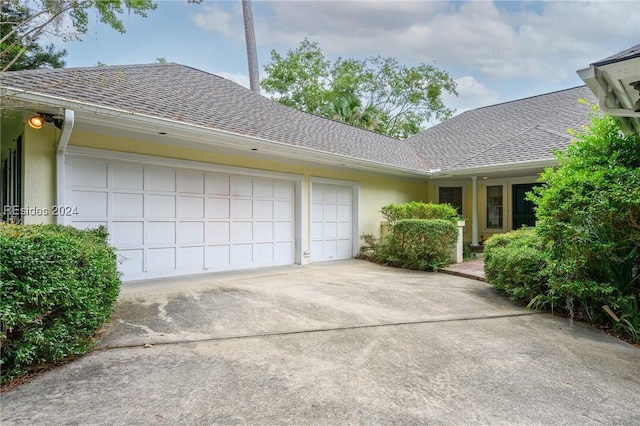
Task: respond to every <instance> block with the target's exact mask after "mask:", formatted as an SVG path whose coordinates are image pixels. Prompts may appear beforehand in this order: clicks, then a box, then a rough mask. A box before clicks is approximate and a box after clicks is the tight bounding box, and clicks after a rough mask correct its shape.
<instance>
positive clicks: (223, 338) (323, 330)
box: [94, 312, 544, 351]
mask: <svg viewBox="0 0 640 426" xmlns="http://www.w3.org/2000/svg"><path fill="white" fill-rule="evenodd" d="M543 313H544V312H521V313H517V314H502V315H487V316H479V317H462V318H447V319H432V320H420V321H402V322H390V323H382V324H365V325H354V326H345V327H326V328H316V329H306V330H291V331H278V332H273V333H258V334H244V335H239V336H220V337H205V338H201V339H184V340H175V341H170V342H157V343H150V342H148V341H146V342H143V343H129V344H126V345H114V346H104V347H99V348H96V349H94V351H105V350H112V349H126V348H138V347H143V346H145V347H149V346H147V345H152V346H161V345H180V344H185V343H201V342H215V341H226V340H241V339H255V338H260V337H277V336H291V335H296V334H310V333H326V332H333V331H347V330H362V329H368V328H384V327H398V326H406V325H420V324H432V323H443V322H457V321H476V320H488V319H501V318H513V317H523V316H528V315H536V314H543ZM129 325H132V326H138V327H141V326H140V325H136V324H129ZM153 334H157V333H156V332H153Z"/></svg>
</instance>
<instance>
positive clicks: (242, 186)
mask: <svg viewBox="0 0 640 426" xmlns="http://www.w3.org/2000/svg"><path fill="white" fill-rule="evenodd" d="M230 186H231V195H233V196H240V197H252V196H253V178H251V177H248V176H231V181H230Z"/></svg>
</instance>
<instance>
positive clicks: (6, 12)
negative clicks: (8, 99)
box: [0, 2, 67, 71]
mask: <svg viewBox="0 0 640 426" xmlns="http://www.w3.org/2000/svg"><path fill="white" fill-rule="evenodd" d="M31 18H32V16H30V12H29V10H28V9H26V8H24V7H20V6H19V5H17V4H15V3H14V2H6V4H5V3H3V5H2V10H0V38H2V40H3V41H2V44H1V54H0V69H2V70H8V71H17V70H28V69H36V68H62V67H64V61H63V60H62V58H63V57H64V56H65V55H66V54H67V51H66V50H64V49H63V50H57V51H56V50H55V46H54V45H53V44H49V45H46V46H44V47H43V46H41V45H40V44H38V42H37V38H35V39H34V40H33V41H32V42H31V43H30V44H28V45H26V46H25V45H23V44H22V42H21V40H20V36H19V34H18V33H17V32H12V29H13V26H14V25H15V23H18V22H25V21H27V20H29V19H31ZM5 35H8V37H6V38H5ZM14 58H15V60H14Z"/></svg>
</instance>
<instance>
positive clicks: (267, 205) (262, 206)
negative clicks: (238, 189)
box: [253, 200, 273, 219]
mask: <svg viewBox="0 0 640 426" xmlns="http://www.w3.org/2000/svg"><path fill="white" fill-rule="evenodd" d="M253 218H254V219H273V201H272V200H254V201H253Z"/></svg>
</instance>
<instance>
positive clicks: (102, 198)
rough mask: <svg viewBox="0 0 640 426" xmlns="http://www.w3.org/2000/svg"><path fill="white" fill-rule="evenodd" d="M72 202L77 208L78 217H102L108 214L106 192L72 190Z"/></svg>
mask: <svg viewBox="0 0 640 426" xmlns="http://www.w3.org/2000/svg"><path fill="white" fill-rule="evenodd" d="M72 196H73V204H74V206H76V207H77V208H78V216H79V217H85V218H88V217H95V218H98V217H100V218H103V217H107V216H108V211H107V199H108V194H107V193H106V192H94V191H73V193H72Z"/></svg>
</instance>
